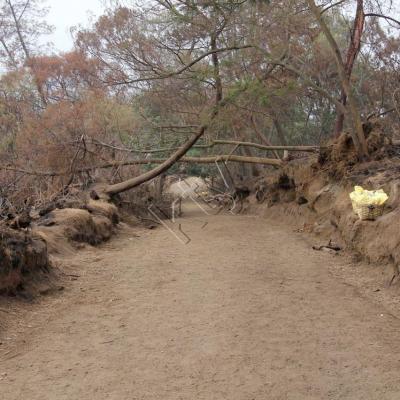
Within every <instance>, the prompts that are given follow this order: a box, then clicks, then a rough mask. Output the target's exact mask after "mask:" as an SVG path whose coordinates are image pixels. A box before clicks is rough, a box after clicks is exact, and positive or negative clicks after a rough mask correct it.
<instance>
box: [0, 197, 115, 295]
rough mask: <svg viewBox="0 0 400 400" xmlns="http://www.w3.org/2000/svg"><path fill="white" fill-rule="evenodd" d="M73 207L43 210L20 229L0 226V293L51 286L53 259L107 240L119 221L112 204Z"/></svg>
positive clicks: (92, 202) (86, 203) (91, 202)
mask: <svg viewBox="0 0 400 400" xmlns="http://www.w3.org/2000/svg"><path fill="white" fill-rule="evenodd" d="M74 206H75V207H79V208H71V207H69V206H68V204H67V207H65V208H55V209H52V210H45V212H44V213H43V214H44V215H42V216H38V217H37V219H34V220H32V221H29V226H27V227H25V228H24V229H11V228H10V227H9V226H7V225H6V224H2V225H1V226H0V293H8V294H15V293H17V292H18V293H24V292H25V291H28V292H34V291H35V282H38V281H41V282H43V281H46V282H47V283H48V285H50V286H51V284H52V277H53V276H52V272H53V271H52V269H51V264H52V261H53V260H54V258H55V257H58V256H62V255H65V254H68V253H72V252H73V251H74V250H75V249H76V248H78V247H79V246H81V245H82V243H89V244H91V245H97V244H99V243H101V242H103V241H105V240H108V239H109V238H110V237H111V235H112V234H113V233H114V231H115V227H116V224H117V223H118V222H119V213H118V209H117V207H116V206H115V205H114V204H111V203H108V202H106V201H102V200H93V199H89V200H87V201H80V202H79V201H78V202H76V204H74ZM11 225H12V224H11ZM18 228H19V227H18Z"/></svg>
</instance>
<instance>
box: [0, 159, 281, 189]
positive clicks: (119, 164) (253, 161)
mask: <svg viewBox="0 0 400 400" xmlns="http://www.w3.org/2000/svg"><path fill="white" fill-rule="evenodd" d="M168 160H169V159H165V158H148V159H142V160H129V161H112V162H109V163H105V164H100V165H94V166H92V167H87V168H80V169H77V170H76V171H75V172H76V173H81V172H90V171H93V170H95V169H106V168H114V167H123V166H129V165H148V164H162V165H165V163H166V161H168ZM221 161H232V162H241V163H249V164H262V165H272V166H276V167H280V166H282V164H283V162H282V161H281V160H278V159H276V158H264V157H247V156H237V155H234V154H223V155H218V156H209V157H181V158H180V159H179V160H178V161H176V162H183V163H194V164H213V163H216V162H221ZM160 167H161V166H160ZM0 169H5V170H7V171H15V172H21V173H24V174H27V175H37V176H51V177H55V176H64V175H67V174H68V173H69V172H47V171H45V172H41V171H28V170H24V169H19V168H13V167H10V166H5V167H3V166H0ZM156 169H157V170H159V167H158V168H154V169H153V170H151V171H149V172H152V171H154V170H156ZM143 175H145V174H143ZM143 175H140V176H139V177H141V176H143ZM139 177H137V178H139ZM133 179H136V178H133ZM150 179H151V178H150ZM116 185H120V184H119V183H118V184H116ZM116 185H110V187H112V186H116ZM126 190H128V189H126ZM107 193H110V192H108V191H107Z"/></svg>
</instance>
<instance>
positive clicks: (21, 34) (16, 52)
mask: <svg viewBox="0 0 400 400" xmlns="http://www.w3.org/2000/svg"><path fill="white" fill-rule="evenodd" d="M2 3H3V4H2V5H1V8H0V44H1V48H2V50H1V51H0V56H1V60H0V62H1V63H3V65H4V64H5V65H6V66H8V67H11V68H13V69H17V68H19V67H22V66H25V67H27V68H28V69H29V70H30V72H31V73H32V76H33V80H34V82H35V85H36V89H37V91H38V94H39V96H40V100H41V103H42V106H43V105H46V104H47V100H46V97H45V95H44V91H43V87H42V86H41V85H40V82H39V80H38V78H37V74H38V71H36V69H35V67H34V65H33V63H32V60H33V58H34V57H35V56H36V55H38V53H39V52H40V46H39V45H38V43H39V39H40V38H41V36H42V35H45V34H49V33H50V32H51V31H52V28H51V26H49V25H48V24H47V23H46V21H45V19H44V18H45V16H46V14H47V9H46V8H45V7H44V6H43V1H41V0H2Z"/></svg>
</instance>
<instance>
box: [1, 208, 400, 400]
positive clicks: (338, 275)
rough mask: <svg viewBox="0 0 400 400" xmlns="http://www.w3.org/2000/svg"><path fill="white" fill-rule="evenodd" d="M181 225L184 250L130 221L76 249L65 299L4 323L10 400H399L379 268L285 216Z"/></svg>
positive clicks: (205, 219) (390, 307) (394, 323)
mask: <svg viewBox="0 0 400 400" xmlns="http://www.w3.org/2000/svg"><path fill="white" fill-rule="evenodd" d="M180 222H181V224H182V229H183V230H184V232H185V233H186V234H187V235H188V236H189V237H190V238H191V241H190V243H189V244H187V245H183V244H182V243H181V242H180V241H179V240H177V238H176V237H175V236H174V235H172V234H171V232H169V231H168V230H166V229H161V228H160V229H157V230H138V229H135V230H132V229H130V228H126V227H125V228H123V229H122V230H121V231H120V232H119V235H118V236H115V237H114V238H112V239H111V240H110V242H108V243H106V244H103V245H101V246H100V248H96V249H85V250H82V251H81V252H79V253H77V254H75V256H73V257H72V258H69V260H68V265H69V266H68V267H67V266H66V269H64V272H65V273H66V274H68V275H69V276H70V279H71V280H72V281H71V282H68V281H66V282H65V290H64V292H63V294H60V295H55V296H51V297H49V298H47V299H46V298H42V299H41V300H40V304H27V305H26V306H25V307H26V310H25V311H26V312H25V315H23V314H24V313H22V314H21V313H19V315H20V317H17V316H16V318H12V321H11V322H10V323H12V324H14V325H13V326H8V328H5V327H3V329H2V330H1V333H0V335H1V340H0V341H1V342H2V345H1V346H0V352H1V353H0V359H1V362H0V365H1V367H0V389H1V394H2V398H3V399H5V400H14V399H15V400H16V399H21V398H28V399H30V400H39V399H40V400H50V399H51V400H53V399H57V400H63V399H65V400H67V399H68V400H70V399H77V398H79V399H83V400H85V399H93V398H96V399H100V400H101V399H115V400H121V399H160V400H161V399H171V400H176V399H204V400H210V399H215V400H217V399H218V400H220V399H229V400H232V399H233V400H235V399H238V400H243V399H249V400H250V399H257V400H258V399H259V400H264V399H294V400H301V399H307V400H309V399H318V400H319V399H337V400H339V399H340V400H343V399H348V400H355V399H363V400H378V399H379V400H389V399H393V400H394V399H398V396H399V393H400V384H399V380H398V371H399V368H400V361H399V357H398V354H399V352H400V344H399V341H398V340H397V336H398V332H399V329H400V320H399V318H398V317H399V314H398V312H397V310H398V303H397V302H396V301H395V299H396V289H395V288H394V287H392V288H390V289H385V287H384V283H383V280H379V279H376V278H377V277H376V275H374V271H375V270H373V269H371V268H372V267H371V266H366V265H362V264H353V263H351V262H349V260H348V259H347V258H346V257H345V256H334V255H331V254H329V253H326V252H317V251H314V250H312V249H311V247H312V244H313V243H315V241H314V239H313V238H312V237H307V236H306V235H304V234H299V233H298V232H296V231H295V230H294V229H291V228H290V227H289V226H288V225H283V224H282V223H281V222H279V221H278V220H273V219H262V218H260V217H258V216H250V215H240V216H233V215H230V214H229V215H217V216H211V215H209V216H206V215H204V214H203V213H202V212H199V211H197V210H195V209H193V208H192V207H191V208H190V210H186V217H185V218H183V219H181V220H180ZM171 229H173V230H174V232H175V233H176V234H177V235H178V236H179V234H180V233H179V230H177V227H174V226H171ZM360 271H363V274H361V273H360ZM366 279H369V280H368V281H367V280H366ZM366 288H368V289H366ZM388 299H391V300H390V301H388ZM1 307H2V308H3V309H5V310H7V311H8V312H9V313H13V307H14V306H13V305H12V304H10V303H9V300H2V303H1ZM5 315H6V316H7V315H8V314H5ZM11 328H13V329H11Z"/></svg>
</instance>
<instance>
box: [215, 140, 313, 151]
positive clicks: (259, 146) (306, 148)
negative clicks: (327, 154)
mask: <svg viewBox="0 0 400 400" xmlns="http://www.w3.org/2000/svg"><path fill="white" fill-rule="evenodd" d="M213 143H214V144H234V145H237V146H249V147H255V148H257V149H261V150H287V151H304V152H317V151H318V150H319V149H320V146H273V145H269V146H267V145H263V144H258V143H253V142H238V141H236V140H214V141H213Z"/></svg>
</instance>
